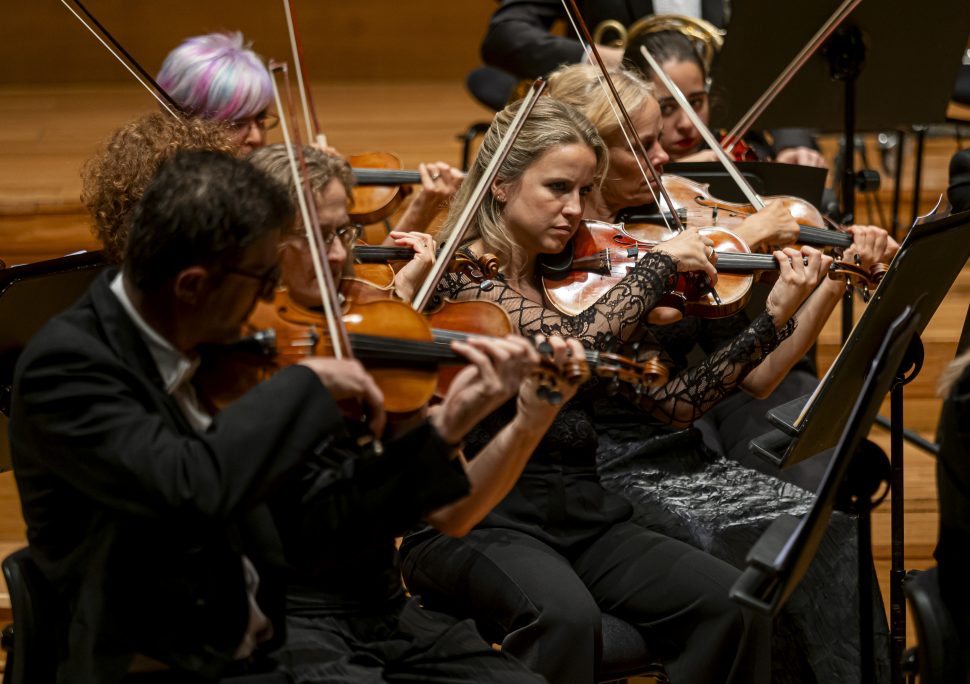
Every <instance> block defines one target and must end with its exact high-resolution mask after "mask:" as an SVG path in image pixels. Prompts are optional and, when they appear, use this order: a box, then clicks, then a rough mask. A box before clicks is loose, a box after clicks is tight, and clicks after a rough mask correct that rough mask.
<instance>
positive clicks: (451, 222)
mask: <svg viewBox="0 0 970 684" xmlns="http://www.w3.org/2000/svg"><path fill="white" fill-rule="evenodd" d="M520 105H521V102H513V103H512V104H510V105H509V106H507V107H506V108H505V109H503V110H502V111H500V112H499V113H498V114H496V115H495V118H494V119H492V125H491V126H490V127H489V129H488V132H486V133H485V137H484V139H483V140H482V145H481V147H480V148H479V150H478V156H477V157H476V158H475V163H474V164H473V165H472V168H471V169H470V170H469V172H468V177H467V178H465V180H464V182H463V183H462V185H461V189H460V190H459V191H458V193H457V194H456V195H455V198H454V199H453V200H452V203H451V208H450V210H449V212H448V217H447V218H446V219H445V222H444V224H443V225H442V227H441V230H440V231H439V232H438V241H439V242H444V241H445V240H447V239H448V237H449V236H450V235H451V234H452V232H453V231H454V230H455V228H456V227H457V226H456V222H457V220H458V216H459V215H460V214H461V209H462V207H464V206H465V204H467V203H468V200H469V197H470V196H471V193H472V191H473V189H474V188H475V186H476V185H478V182H479V180H480V179H481V178H482V176H483V175H484V172H485V168H486V167H487V166H488V164H489V163H490V162H491V161H492V158H493V157H494V156H495V151H496V149H497V148H498V145H499V142H500V141H501V139H502V137H503V136H504V135H505V132H506V131H507V130H508V128H509V124H510V123H511V122H512V118H513V117H514V116H515V113H516V112H517V111H518V109H519V106H520ZM572 144H579V145H586V146H587V147H589V148H590V149H591V150H592V151H593V152H594V154H595V155H596V172H595V178H596V182H599V181H600V179H601V178H602V177H603V174H604V173H605V172H606V167H607V165H608V164H609V157H608V152H607V150H606V144H605V143H604V142H603V139H602V138H601V137H600V135H599V133H597V132H596V128H595V127H594V126H593V124H591V123H590V122H589V120H588V119H587V118H586V117H584V116H583V115H582V114H580V113H579V112H578V111H577V110H576V109H575V108H573V107H571V106H569V105H568V104H565V103H563V102H559V101H557V100H554V99H552V98H548V97H542V98H540V99H539V100H538V101H537V102H536V104H535V107H533V109H532V112H531V113H530V114H529V116H528V118H527V119H526V120H525V123H524V124H523V126H522V130H521V131H520V132H519V135H518V137H517V138H516V140H515V144H514V145H513V146H512V149H511V151H510V152H509V154H508V156H507V157H506V158H505V161H504V162H503V163H502V166H501V167H500V168H499V171H498V176H497V178H500V179H501V180H503V181H505V182H506V183H509V184H515V183H518V182H519V181H520V180H521V178H522V174H524V173H525V171H526V169H528V168H529V167H530V166H531V165H532V164H533V163H534V162H535V161H536V160H537V159H538V158H539V157H541V156H542V155H543V154H545V153H546V152H548V151H549V150H551V149H553V148H556V147H561V146H563V145H572ZM504 209H505V207H504V203H502V202H499V201H498V199H497V198H496V197H495V195H494V194H493V193H492V190H491V188H489V190H488V192H487V193H486V194H485V199H484V200H483V201H482V204H481V206H480V207H479V209H478V211H477V212H476V214H475V216H474V217H473V218H472V223H471V226H470V227H469V229H468V232H467V233H466V234H465V240H466V241H469V242H470V241H474V240H478V239H481V240H482V241H483V242H484V243H485V244H486V245H488V248H489V250H490V251H493V252H494V253H495V255H496V256H497V257H498V259H499V264H500V265H501V267H502V270H503V271H505V272H506V273H507V274H513V275H514V274H518V273H521V272H522V270H523V268H524V267H525V259H524V257H523V255H522V250H520V249H518V248H517V243H516V241H515V238H514V237H513V236H512V234H511V232H510V231H509V229H508V228H507V227H506V225H505V220H504V218H503V215H502V214H503V211H504Z"/></svg>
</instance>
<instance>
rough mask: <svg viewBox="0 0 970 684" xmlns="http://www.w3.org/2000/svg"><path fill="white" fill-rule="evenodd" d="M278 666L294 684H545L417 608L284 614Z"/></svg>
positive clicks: (448, 619) (461, 627)
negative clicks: (370, 612) (371, 612)
mask: <svg viewBox="0 0 970 684" xmlns="http://www.w3.org/2000/svg"><path fill="white" fill-rule="evenodd" d="M286 629H287V637H286V645H285V646H284V647H283V648H282V649H280V651H278V652H277V654H276V656H275V657H276V659H277V660H278V661H279V662H280V664H281V665H282V666H283V668H284V669H285V670H286V671H287V672H289V673H290V675H291V676H292V677H293V680H294V681H295V682H297V684H304V683H306V684H309V683H311V682H312V683H314V684H316V683H323V682H326V683H327V684H377V683H378V682H437V683H439V684H473V683H475V682H486V683H488V682H494V684H506V683H508V684H543V682H544V680H543V679H542V677H539V676H538V675H536V674H534V673H532V672H530V671H529V670H528V669H527V668H526V667H525V666H524V665H523V664H521V663H519V662H518V661H516V660H515V659H514V658H512V657H511V656H510V655H509V654H507V653H500V652H499V651H496V650H495V649H493V648H492V647H491V645H489V644H488V643H487V642H486V641H484V640H483V639H482V637H481V636H480V635H479V634H478V632H477V630H476V629H475V626H474V624H473V623H472V622H471V620H464V621H460V620H457V619H456V618H454V617H452V616H450V615H444V614H441V613H437V612H434V611H431V610H425V609H422V608H421V607H419V606H418V603H417V601H415V600H413V599H411V600H408V601H406V602H404V604H403V606H402V607H401V610H400V611H398V610H392V611H387V612H382V613H378V614H376V615H367V614H363V613H361V614H354V615H348V616H334V615H325V614H321V615H319V616H316V617H314V616H309V615H305V614H304V615H300V616H294V615H289V616H287V619H286Z"/></svg>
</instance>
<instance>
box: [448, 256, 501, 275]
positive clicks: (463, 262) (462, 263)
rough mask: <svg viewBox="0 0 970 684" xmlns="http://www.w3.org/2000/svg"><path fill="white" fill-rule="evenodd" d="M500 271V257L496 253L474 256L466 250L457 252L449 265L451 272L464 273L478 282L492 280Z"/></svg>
mask: <svg viewBox="0 0 970 684" xmlns="http://www.w3.org/2000/svg"><path fill="white" fill-rule="evenodd" d="M498 271H499V263H498V257H497V256H495V255H494V254H483V255H481V256H480V257H478V258H474V257H471V256H469V255H467V254H465V253H464V252H456V253H455V256H454V257H452V260H451V263H450V264H449V265H448V272H449V273H464V274H465V275H467V276H468V277H469V278H471V279H472V280H474V281H476V282H480V281H482V280H492V279H494V278H495V277H496V276H497V275H498Z"/></svg>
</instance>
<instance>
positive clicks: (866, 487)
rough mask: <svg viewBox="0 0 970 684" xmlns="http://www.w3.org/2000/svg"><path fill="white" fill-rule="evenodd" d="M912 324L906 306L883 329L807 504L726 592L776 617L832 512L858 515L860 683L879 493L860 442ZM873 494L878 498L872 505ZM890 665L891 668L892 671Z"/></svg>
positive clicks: (882, 464)
mask: <svg viewBox="0 0 970 684" xmlns="http://www.w3.org/2000/svg"><path fill="white" fill-rule="evenodd" d="M919 321H920V315H919V313H918V312H917V310H916V308H915V307H912V306H907V307H905V308H904V310H903V312H902V313H901V314H900V315H899V317H898V318H897V319H896V320H894V321H892V322H891V323H890V324H889V326H888V328H885V329H883V330H881V331H880V333H881V335H880V339H881V340H882V343H881V344H880V345H879V349H878V350H877V351H876V353H875V355H874V357H873V358H872V361H871V363H870V364H869V366H868V369H867V373H866V378H865V380H864V381H863V384H862V388H861V390H860V392H859V396H858V399H857V400H856V402H855V405H854V406H853V407H852V410H851V411H850V413H849V416H848V419H847V420H846V423H845V428H844V429H843V430H842V434H841V437H840V438H839V441H838V444H836V446H835V453H834V455H833V457H832V459H831V460H830V461H829V466H828V469H827V470H826V473H825V476H824V477H823V479H822V483H821V485H820V486H819V489H818V492H817V494H816V497H815V502H814V503H813V505H812V507H811V508H810V509H809V511H808V512H807V513H806V514H805V515H804V516H802V517H795V516H791V515H782V516H781V517H779V518H778V519H776V520H775V521H774V522H773V523H772V524H771V525H770V526H769V527H768V529H767V530H765V532H764V533H763V534H762V535H761V537H760V538H759V539H758V541H757V542H756V543H755V545H754V546H753V547H752V549H751V551H750V552H749V554H748V558H747V563H748V567H747V569H745V571H744V573H743V574H742V575H741V577H740V578H738V580H737V582H735V584H734V586H733V587H732V588H731V598H733V599H734V600H736V601H738V602H739V603H742V604H744V605H747V606H749V607H752V608H754V609H756V610H759V611H761V612H764V613H767V614H768V615H771V616H774V615H777V614H778V612H779V611H780V610H781V608H782V606H784V604H785V601H786V600H787V599H788V597H789V596H790V595H791V593H792V592H793V591H794V590H795V588H796V587H797V586H798V584H799V582H800V581H801V579H802V577H803V576H804V575H805V573H806V571H807V570H808V568H809V566H810V565H811V562H812V559H813V558H814V556H815V553H816V551H817V550H818V547H819V544H820V543H821V541H822V537H823V536H824V535H825V532H826V529H827V527H828V522H829V518H830V517H831V515H832V511H833V510H836V509H840V510H844V511H846V512H848V513H853V514H855V515H857V516H858V532H859V534H858V545H859V550H858V577H859V637H860V640H859V644H860V664H861V670H860V674H861V681H862V682H863V684H868V683H869V682H873V681H875V674H874V656H875V652H874V648H873V635H872V606H873V582H872V540H871V529H872V528H871V518H870V515H869V513H870V511H871V510H872V508H874V507H875V506H876V505H878V503H879V502H880V501H881V500H882V497H884V496H885V493H886V489H885V487H884V486H883V485H884V484H888V480H889V476H888V462H887V459H886V454H885V453H884V452H883V451H882V449H880V448H879V447H878V446H876V445H875V444H873V443H872V442H870V441H869V440H867V439H866V435H867V434H868V432H869V428H870V427H871V425H872V423H873V420H874V419H875V417H876V414H877V413H878V412H879V406H880V404H881V403H882V399H883V397H885V396H886V392H888V391H889V389H890V386H891V385H892V384H893V383H894V380H895V378H896V377H897V376H898V375H899V374H901V373H903V372H905V371H906V370H907V368H908V365H909V359H908V353H909V352H910V345H911V343H912V342H914V341H917V339H918V338H915V337H914V334H915V332H916V328H917V326H918V324H919ZM880 490H882V496H881V497H880V498H878V499H875V500H874V497H876V496H877V495H878V494H879V493H880ZM896 669H898V664H894V671H895V670H896Z"/></svg>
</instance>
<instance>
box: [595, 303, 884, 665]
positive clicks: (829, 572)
mask: <svg viewBox="0 0 970 684" xmlns="http://www.w3.org/2000/svg"><path fill="white" fill-rule="evenodd" d="M747 320H748V318H747V316H746V315H745V314H744V313H743V312H742V313H740V314H738V315H736V316H732V317H730V318H725V319H715V320H705V319H700V318H696V317H688V318H685V319H684V320H682V321H680V322H678V323H675V324H673V325H669V326H663V327H654V328H652V330H653V332H654V334H655V335H656V337H657V338H658V339H659V340H660V342H661V343H662V344H663V346H664V349H665V351H666V353H667V356H668V360H669V361H670V362H671V363H672V364H673V368H675V369H677V368H682V367H684V366H686V364H687V357H688V352H689V351H690V350H692V349H693V348H694V347H695V345H700V346H701V347H702V348H703V349H704V350H705V351H706V352H708V353H710V351H711V350H713V349H716V348H717V346H718V345H719V344H723V342H724V341H725V340H729V339H731V337H732V336H733V335H734V334H736V331H737V330H738V329H743V327H744V326H745V325H746V322H747ZM786 382H787V385H782V387H781V388H780V389H781V397H779V396H775V395H773V396H772V397H769V400H762V401H756V400H753V399H752V398H750V397H749V396H748V395H746V394H745V393H744V392H741V391H735V392H733V393H732V394H731V395H728V396H727V397H726V398H725V400H724V401H722V402H721V403H720V404H719V405H718V406H717V407H715V408H714V409H713V410H712V411H710V412H709V413H708V414H706V415H705V416H704V417H703V418H701V419H700V420H698V421H697V422H696V423H695V425H696V427H699V428H700V429H693V428H692V429H688V430H672V429H670V428H666V427H656V426H650V425H645V424H644V422H643V416H642V414H641V413H640V412H639V411H637V410H636V409H634V408H632V407H631V406H630V405H629V402H623V401H616V400H614V399H610V398H605V399H602V400H600V401H598V402H597V404H596V407H595V415H596V427H597V430H598V432H599V433H600V440H599V459H600V474H601V477H602V479H603V483H604V485H605V486H606V487H607V488H608V489H611V490H612V491H615V492H618V493H621V494H623V495H624V496H626V497H627V498H629V499H630V500H631V501H632V502H634V504H635V508H636V515H635V520H636V521H637V522H639V523H640V524H643V525H644V526H646V527H649V528H650V529H653V530H656V531H659V532H662V533H663V534H666V535H669V536H671V537H674V538H676V539H680V540H683V541H685V542H687V543H689V544H692V545H694V546H696V547H698V548H700V549H703V550H705V551H707V552H708V553H710V554H712V555H714V556H715V557H717V558H720V559H722V560H724V561H726V562H728V563H730V564H731V565H734V566H735V567H738V568H744V567H745V565H746V563H745V557H746V555H747V553H748V551H749V549H750V548H751V547H752V545H753V544H754V543H755V542H756V541H757V539H758V537H759V536H760V535H761V533H762V532H763V531H764V530H765V529H766V528H767V526H768V525H770V524H771V522H772V521H773V520H774V519H775V518H777V517H778V516H779V515H781V514H784V513H787V514H790V515H801V514H803V513H805V512H806V511H807V510H808V508H809V506H810V505H811V503H812V496H811V494H810V492H809V491H807V490H806V489H803V488H801V487H799V486H796V484H802V485H803V486H807V487H811V488H812V489H814V488H815V487H816V486H817V484H818V480H819V478H820V476H821V474H823V473H824V469H825V466H826V465H827V460H828V454H821V455H819V456H818V457H815V458H813V459H808V460H807V461H805V462H803V464H804V465H802V464H799V465H801V466H802V467H801V469H800V470H798V471H796V473H795V474H794V475H793V474H792V473H790V472H789V470H780V469H778V468H773V467H772V466H770V465H768V464H767V463H765V465H764V466H761V467H758V468H757V470H753V469H752V468H751V466H752V465H759V464H757V463H756V461H757V459H756V457H753V456H751V457H747V454H746V453H744V452H745V451H746V446H747V442H748V441H749V440H750V438H751V437H753V436H756V435H758V434H762V433H763V432H767V431H768V427H769V424H768V423H767V421H766V420H765V419H764V417H763V411H764V410H767V408H770V407H771V406H772V405H776V404H777V403H781V401H784V400H786V399H789V398H790V399H794V398H797V397H798V396H802V395H803V394H806V393H808V392H810V391H811V388H812V387H813V386H814V385H815V384H817V381H816V380H815V375H814V374H813V373H810V372H809V371H808V370H807V369H805V364H804V363H801V364H800V367H799V366H796V369H795V370H793V372H792V374H789V377H788V379H787V381H786ZM759 410H760V411H762V413H761V414H758V411H759ZM759 428H760V432H759ZM753 462H755V463H753ZM779 478H782V479H779ZM788 478H791V479H793V480H794V482H795V483H796V484H792V482H791V481H788V482H786V481H785V480H786V479H788ZM855 522H856V521H855V518H851V517H850V516H846V515H843V514H841V513H835V514H834V515H833V518H832V521H831V522H830V524H829V530H828V533H827V535H826V537H825V539H824V540H823V542H822V545H821V547H820V548H819V551H818V553H817V555H816V558H815V561H814V562H813V564H812V566H811V568H810V570H809V572H808V574H807V575H806V577H805V578H804V580H803V581H802V583H801V585H800V586H799V588H798V589H797V590H796V591H795V593H794V594H793V595H792V596H791V598H790V599H789V601H788V603H787V605H786V608H785V609H784V611H783V612H782V614H781V615H780V616H779V618H778V619H777V620H776V621H775V625H774V627H775V630H774V642H773V661H772V666H773V672H772V681H774V682H792V683H793V684H794V683H795V682H806V681H808V682H811V681H858V680H859V676H860V673H859V668H860V662H859V638H858V635H859V626H858V614H859V610H858V589H857V586H858V585H857V573H856V568H857V567H858V566H857V563H856V555H857V546H856V539H857V536H856V527H855ZM872 614H873V615H874V616H875V618H874V619H875V624H874V625H873V627H872V628H873V630H874V631H875V633H876V635H877V637H876V638H877V641H876V643H877V647H880V650H879V651H878V652H879V653H881V654H882V655H881V657H880V658H879V660H878V662H877V672H878V674H879V681H886V680H887V677H888V659H887V657H886V654H887V653H888V646H887V644H888V626H887V623H886V620H885V610H884V607H883V605H882V601H881V597H879V596H878V592H877V596H876V597H875V605H874V607H873V611H872ZM882 647H885V648H882Z"/></svg>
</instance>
